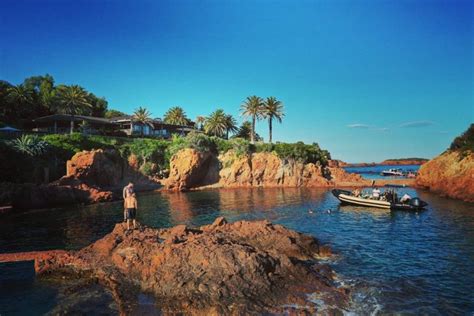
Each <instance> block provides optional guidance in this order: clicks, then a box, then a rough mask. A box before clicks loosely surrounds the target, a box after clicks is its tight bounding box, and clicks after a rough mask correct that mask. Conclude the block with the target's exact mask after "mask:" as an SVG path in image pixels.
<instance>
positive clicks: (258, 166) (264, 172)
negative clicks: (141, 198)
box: [166, 149, 367, 190]
mask: <svg viewBox="0 0 474 316" xmlns="http://www.w3.org/2000/svg"><path fill="white" fill-rule="evenodd" d="M170 170H171V172H170V177H169V178H168V179H167V181H166V188H167V189H172V190H187V189H191V188H196V187H203V186H209V185H211V186H213V187H226V188H239V187H301V186H305V187H331V186H334V185H336V184H339V183H346V184H349V185H353V184H354V182H356V184H357V183H358V184H361V183H364V184H367V183H366V182H367V181H366V180H364V179H362V177H361V176H360V175H357V174H349V173H347V172H345V171H344V170H343V169H341V168H337V167H334V168H325V167H322V166H320V165H316V164H313V163H308V164H304V163H301V162H298V161H295V160H285V159H280V158H279V157H278V156H276V155H275V154H273V153H268V152H262V153H254V154H250V155H243V156H237V155H236V154H235V153H234V152H233V151H228V152H226V153H224V154H221V155H220V156H219V157H217V158H216V157H215V156H213V155H212V154H210V153H206V154H202V153H199V152H197V151H196V150H194V149H185V150H182V151H180V152H178V153H177V154H176V155H175V156H173V158H172V159H171V163H170Z"/></svg>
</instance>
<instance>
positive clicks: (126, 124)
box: [30, 114, 195, 138]
mask: <svg viewBox="0 0 474 316" xmlns="http://www.w3.org/2000/svg"><path fill="white" fill-rule="evenodd" d="M71 122H73V123H72V124H73V126H74V130H75V131H80V132H82V133H84V134H91V135H94V134H99V135H119V134H121V135H123V136H151V137H159V138H169V137H171V135H172V134H180V135H186V134H188V133H189V132H191V131H195V128H194V127H190V126H181V125H173V124H167V123H164V122H163V121H162V120H161V119H152V120H150V121H149V122H148V123H146V124H143V123H142V122H138V121H136V120H134V119H133V116H130V115H125V116H119V117H113V118H110V119H107V118H102V117H93V116H85V115H68V114H54V115H48V116H43V117H39V118H36V119H34V120H33V121H32V122H31V126H30V127H31V130H32V131H34V132H38V133H47V134H67V133H69V132H70V131H71Z"/></svg>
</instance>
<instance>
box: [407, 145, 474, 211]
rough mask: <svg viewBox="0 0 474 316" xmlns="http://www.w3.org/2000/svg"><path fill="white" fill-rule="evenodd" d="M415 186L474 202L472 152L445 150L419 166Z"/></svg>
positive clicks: (473, 163)
mask: <svg viewBox="0 0 474 316" xmlns="http://www.w3.org/2000/svg"><path fill="white" fill-rule="evenodd" d="M416 186H418V187H420V188H424V189H428V190H430V191H433V192H436V193H439V194H442V195H444V196H448V197H451V198H455V199H461V200H464V201H468V202H474V153H472V152H470V151H466V152H464V153H461V152H456V151H447V152H445V153H443V154H441V155H440V156H438V157H436V158H434V159H432V160H430V161H429V162H427V163H425V164H424V165H423V166H421V168H420V170H419V171H418V175H417V177H416Z"/></svg>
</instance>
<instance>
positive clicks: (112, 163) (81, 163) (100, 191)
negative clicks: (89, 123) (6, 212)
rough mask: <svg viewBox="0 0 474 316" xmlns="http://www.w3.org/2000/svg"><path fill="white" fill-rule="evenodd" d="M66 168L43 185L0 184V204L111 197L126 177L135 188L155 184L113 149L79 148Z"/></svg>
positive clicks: (28, 204) (51, 203)
mask: <svg viewBox="0 0 474 316" xmlns="http://www.w3.org/2000/svg"><path fill="white" fill-rule="evenodd" d="M66 169H67V170H66V176H64V177H62V178H61V179H59V180H57V181H54V182H52V183H49V184H46V185H35V184H28V183H27V184H12V183H4V184H1V186H2V190H0V192H2V193H1V194H0V205H1V204H9V205H13V207H14V208H44V207H52V206H59V205H70V204H74V203H95V202H105V201H111V200H113V199H115V198H117V197H120V196H121V189H122V188H123V186H124V185H125V184H127V183H128V182H130V181H131V182H133V183H134V184H135V188H136V190H138V191H140V190H150V189H155V188H159V184H158V183H157V182H155V181H153V180H152V179H150V178H148V177H146V176H144V175H142V174H141V173H139V172H138V171H136V170H135V169H134V168H133V167H131V166H130V165H129V164H128V162H127V161H125V160H124V159H123V158H122V157H120V155H119V154H118V153H117V152H116V151H113V150H111V151H104V150H102V149H98V150H92V151H82V152H79V153H77V154H75V155H74V156H73V157H72V158H71V160H69V161H68V162H67V168H66Z"/></svg>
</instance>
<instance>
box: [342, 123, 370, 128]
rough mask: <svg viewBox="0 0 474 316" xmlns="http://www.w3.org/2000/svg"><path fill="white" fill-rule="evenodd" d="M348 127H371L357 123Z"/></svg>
mask: <svg viewBox="0 0 474 316" xmlns="http://www.w3.org/2000/svg"><path fill="white" fill-rule="evenodd" d="M347 127H349V128H369V125H367V124H359V123H356V124H349V125H347Z"/></svg>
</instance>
